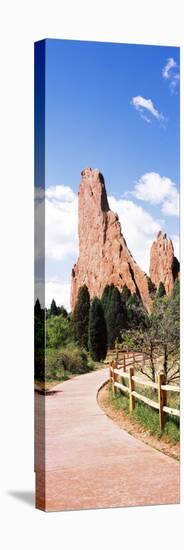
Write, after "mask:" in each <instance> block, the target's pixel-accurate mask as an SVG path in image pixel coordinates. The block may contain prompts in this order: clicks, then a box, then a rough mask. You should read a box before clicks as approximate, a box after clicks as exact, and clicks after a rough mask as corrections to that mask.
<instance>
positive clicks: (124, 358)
mask: <svg viewBox="0 0 184 550" xmlns="http://www.w3.org/2000/svg"><path fill="white" fill-rule="evenodd" d="M125 354H126V351H124V352H123V370H124V372H126V356H125Z"/></svg>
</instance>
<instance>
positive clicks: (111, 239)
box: [71, 168, 152, 311]
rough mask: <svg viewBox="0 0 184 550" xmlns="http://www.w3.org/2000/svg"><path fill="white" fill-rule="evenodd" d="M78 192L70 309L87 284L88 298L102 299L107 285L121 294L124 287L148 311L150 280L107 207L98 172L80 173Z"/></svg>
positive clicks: (117, 219)
mask: <svg viewBox="0 0 184 550" xmlns="http://www.w3.org/2000/svg"><path fill="white" fill-rule="evenodd" d="M81 175H82V180H81V183H80V190H79V207H78V208H79V214H78V215H79V224H78V229H79V258H78V261H77V263H76V264H75V265H74V267H73V270H72V284H71V307H72V309H73V308H74V306H75V302H76V299H77V295H78V291H79V288H80V287H81V286H82V285H84V284H86V285H87V287H88V290H89V293H90V297H91V298H93V297H94V296H98V297H101V295H102V293H103V290H104V287H105V286H106V285H107V284H111V283H114V285H115V286H116V287H117V288H118V289H119V290H120V291H121V290H122V288H123V286H124V285H125V284H126V285H127V287H128V288H129V289H130V290H131V292H132V293H133V292H136V293H138V294H139V295H140V297H141V298H142V301H143V303H144V305H145V307H146V308H147V310H148V311H150V310H151V305H152V300H151V297H150V294H149V286H148V283H149V278H148V277H147V275H146V274H145V273H144V272H143V271H142V270H141V269H140V268H139V266H138V265H137V263H136V262H135V260H134V259H133V257H132V255H131V253H130V251H129V250H128V248H127V244H126V241H125V239H124V237H123V235H122V233H121V226H120V222H119V218H118V215H117V214H115V213H114V212H112V211H111V210H110V208H109V204H108V199H107V194H106V189H105V181H104V178H103V175H102V174H101V172H100V171H99V170H98V169H95V170H92V168H86V169H85V170H83V171H82V172H81Z"/></svg>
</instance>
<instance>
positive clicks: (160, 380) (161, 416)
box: [158, 372, 165, 430]
mask: <svg viewBox="0 0 184 550" xmlns="http://www.w3.org/2000/svg"><path fill="white" fill-rule="evenodd" d="M163 384H165V375H164V374H163V373H162V372H159V373H158V403H159V421H160V428H161V430H163V428H164V424H165V414H164V411H163V407H164V405H165V391H164V390H162V387H161V386H162V385H163Z"/></svg>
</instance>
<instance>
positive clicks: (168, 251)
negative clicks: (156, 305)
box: [150, 231, 179, 294]
mask: <svg viewBox="0 0 184 550" xmlns="http://www.w3.org/2000/svg"><path fill="white" fill-rule="evenodd" d="M178 272H179V262H178V260H177V259H176V258H175V256H174V247H173V243H172V241H171V239H168V238H167V235H166V233H163V232H162V231H159V233H158V235H157V238H156V240H155V241H154V242H153V244H152V247H151V254H150V279H151V280H152V282H153V283H154V285H155V286H156V288H158V287H159V284H160V282H162V283H163V285H164V287H165V291H166V294H170V293H171V292H172V289H173V285H174V280H175V278H176V277H178Z"/></svg>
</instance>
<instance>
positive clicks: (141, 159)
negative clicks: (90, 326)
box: [46, 40, 179, 304]
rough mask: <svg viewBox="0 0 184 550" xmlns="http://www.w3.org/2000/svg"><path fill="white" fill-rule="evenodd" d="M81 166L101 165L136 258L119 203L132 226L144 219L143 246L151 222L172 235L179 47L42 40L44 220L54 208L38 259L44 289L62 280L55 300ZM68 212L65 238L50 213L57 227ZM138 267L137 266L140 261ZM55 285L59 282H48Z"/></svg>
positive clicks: (67, 259) (69, 255)
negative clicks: (50, 233)
mask: <svg viewBox="0 0 184 550" xmlns="http://www.w3.org/2000/svg"><path fill="white" fill-rule="evenodd" d="M85 166H92V167H94V168H95V167H99V168H100V170H101V171H102V173H103V174H104V177H105V181H106V188H107V193H108V196H110V197H111V198H112V199H111V201H110V205H111V207H116V209H117V211H118V213H119V215H120V221H121V222H122V231H123V233H124V234H125V236H126V238H127V241H128V245H129V240H130V244H131V245H132V246H133V250H132V252H133V255H134V257H135V259H137V260H138V261H139V260H140V262H139V263H141V257H143V255H144V251H143V249H141V246H143V244H142V245H141V244H140V243H139V245H140V250H139V251H138V252H137V258H136V242H135V238H134V236H133V234H131V227H129V228H128V227H127V233H126V227H125V221H126V212H129V213H130V211H131V214H132V224H133V223H134V222H135V218H136V219H137V217H139V215H140V224H139V225H140V226H141V223H142V224H144V223H148V225H149V223H150V232H149V238H148V240H147V242H146V240H145V247H146V246H147V247H148V244H150V242H151V239H152V240H153V236H154V234H155V231H156V230H157V228H159V227H157V226H159V224H160V226H161V228H162V229H163V230H164V231H166V232H167V233H168V234H169V235H170V236H174V239H176V240H175V242H176V245H177V244H178V241H177V238H178V237H177V236H178V232H179V228H178V224H179V218H178V215H177V214H176V208H175V206H174V204H175V205H176V198H177V197H176V194H177V189H178V187H179V48H175V47H174V48H173V47H163V46H160V47H159V46H158V47H157V46H139V45H125V44H108V43H95V42H82V41H69V40H47V41H46V187H47V189H48V194H49V193H50V195H49V199H48V200H50V207H49V208H50V214H48V216H51V217H50V218H49V219H50V225H49V227H50V228H51V219H53V217H54V210H53V211H52V212H51V206H54V205H55V207H58V205H59V210H57V214H58V223H57V228H55V229H54V230H53V233H54V235H53V239H51V240H50V252H49V251H48V254H47V260H46V268H47V280H48V284H49V283H50V287H49V288H50V292H52V291H53V292H55V297H56V298H57V300H58V297H59V296H60V295H61V294H62V288H63V292H64V293H65V294H67V299H66V297H63V296H61V299H60V302H62V301H63V302H65V304H68V293H69V283H70V272H71V267H72V265H73V263H74V261H75V260H76V257H77V242H76V244H75V245H74V246H73V248H72V244H71V242H69V241H70V238H73V237H72V235H73V234H72V231H74V227H75V224H76V214H75V208H76V205H77V203H76V200H77V199H76V193H77V191H78V187H79V182H80V172H81V169H82V168H84V167H85ZM164 178H167V179H164ZM152 188H153V189H154V190H155V191H154V192H153V194H152V192H151V189H152ZM54 189H55V196H54ZM160 189H161V196H159V192H160V191H159V190H160ZM164 189H165V191H164ZM51 190H52V192H51ZM72 193H73V195H72ZM154 193H155V195H154ZM168 201H169V206H168ZM173 201H174V202H173ZM51 203H52V204H51ZM166 203H167V204H166ZM71 204H72V207H71ZM63 205H64V206H63ZM70 207H71V208H72V211H70ZM138 207H139V210H138ZM66 208H67V213H66ZM141 209H142V210H141ZM59 211H60V214H61V218H60V217H59ZM46 212H47V210H46ZM137 214H138V216H137ZM65 216H67V218H65ZM71 216H73V218H74V217H75V220H74V221H73V222H72V230H71V231H70V238H69V234H68V235H67V236H66V235H64V234H63V235H62V230H61V229H60V227H59V225H60V224H59V220H60V219H61V227H62V226H63V228H64V225H65V224H66V221H65V220H66V219H69V217H70V221H71ZM146 216H147V217H146ZM56 217H57V216H56ZM141 220H142V221H141ZM134 229H136V227H135V228H134ZM68 231H69V228H68ZM136 231H138V229H136ZM129 234H130V239H129ZM65 237H66V238H65ZM54 239H55V241H54ZM64 239H65V246H64V248H62V246H63V243H64ZM133 239H134V240H133ZM60 240H61V252H59V246H60ZM73 240H74V239H73ZM142 240H143V235H142ZM56 242H57V252H56V253H54V252H53V251H54V248H55V243H56ZM134 242H135V246H134ZM67 243H68V250H67ZM52 246H53V248H52ZM129 247H130V249H131V246H130V245H129ZM137 248H138V245H137ZM146 253H147V254H148V251H147V252H146ZM141 254H142V256H141ZM141 267H143V268H144V269H145V266H144V265H143V266H142V265H141ZM54 281H55V283H54ZM54 284H57V285H59V284H60V287H59V286H57V290H54V289H55V288H56V287H54ZM62 285H64V286H63V287H62ZM59 288H60V290H59ZM50 296H51V295H50V294H49V299H50Z"/></svg>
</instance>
